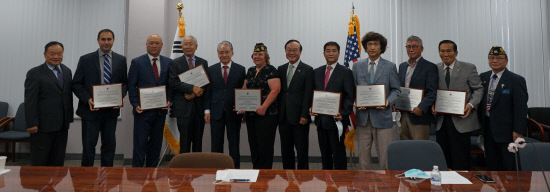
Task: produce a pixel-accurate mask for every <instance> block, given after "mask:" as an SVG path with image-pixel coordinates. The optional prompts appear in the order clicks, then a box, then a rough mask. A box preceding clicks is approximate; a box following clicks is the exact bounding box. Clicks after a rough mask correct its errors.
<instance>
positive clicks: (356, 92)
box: [355, 84, 388, 108]
mask: <svg viewBox="0 0 550 192" xmlns="http://www.w3.org/2000/svg"><path fill="white" fill-rule="evenodd" d="M373 85H382V86H384V103H385V102H386V100H388V99H387V98H386V85H385V84H372V85H356V86H355V101H356V103H357V94H359V92H358V91H357V87H369V86H373ZM357 107H365V108H376V107H386V104H384V105H376V106H357Z"/></svg>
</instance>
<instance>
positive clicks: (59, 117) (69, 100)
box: [25, 63, 74, 133]
mask: <svg viewBox="0 0 550 192" xmlns="http://www.w3.org/2000/svg"><path fill="white" fill-rule="evenodd" d="M59 66H60V67H61V71H62V73H63V88H61V85H60V84H59V80H58V79H57V77H56V76H55V73H54V72H53V71H52V70H50V68H48V66H47V64H46V63H43V64H42V65H39V66H37V67H34V68H32V69H31V70H29V72H27V78H26V79H25V123H26V126H27V128H31V127H34V126H38V132H41V133H47V132H54V131H59V130H61V129H62V128H64V129H68V128H69V123H71V122H73V116H74V112H73V95H72V91H71V83H72V82H71V81H72V76H73V75H72V73H71V70H70V69H69V68H67V66H65V65H63V64H60V65H59ZM63 123H65V124H63Z"/></svg>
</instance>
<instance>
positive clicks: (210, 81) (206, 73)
mask: <svg viewBox="0 0 550 192" xmlns="http://www.w3.org/2000/svg"><path fill="white" fill-rule="evenodd" d="M199 66H200V67H202V71H203V72H204V75H206V79H208V83H207V84H206V85H203V86H202V87H200V88H204V87H206V86H207V85H210V83H211V81H210V77H208V73H206V70H204V66H203V65H202V64H199ZM199 66H196V67H193V68H192V69H195V68H197V67H199ZM192 69H188V70H187V71H185V72H183V73H180V74H179V75H178V80H180V78H179V76H180V75H181V74H184V73H187V72H189V71H191V70H192ZM180 82H182V81H181V80H180ZM193 86H196V85H193Z"/></svg>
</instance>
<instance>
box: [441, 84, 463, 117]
mask: <svg viewBox="0 0 550 192" xmlns="http://www.w3.org/2000/svg"><path fill="white" fill-rule="evenodd" d="M465 105H466V91H450V90H441V89H438V90H437V97H436V99H435V111H436V112H438V113H444V114H449V115H464V106H465Z"/></svg>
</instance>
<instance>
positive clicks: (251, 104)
mask: <svg viewBox="0 0 550 192" xmlns="http://www.w3.org/2000/svg"><path fill="white" fill-rule="evenodd" d="M213 99H215V98H213ZM218 99H222V98H218ZM261 105H262V90H261V89H235V111H240V110H244V111H256V109H258V107H260V106H261Z"/></svg>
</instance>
